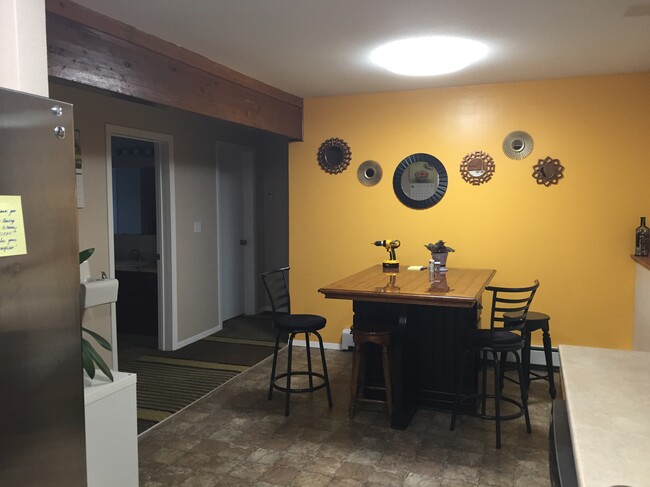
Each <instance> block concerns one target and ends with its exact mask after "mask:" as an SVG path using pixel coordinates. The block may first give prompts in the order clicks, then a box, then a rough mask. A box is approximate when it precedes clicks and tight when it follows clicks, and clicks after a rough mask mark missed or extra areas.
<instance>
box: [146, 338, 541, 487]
mask: <svg viewBox="0 0 650 487" xmlns="http://www.w3.org/2000/svg"><path fill="white" fill-rule="evenodd" d="M302 350H304V349H297V350H296V352H298V353H296V352H294V363H296V362H298V363H300V360H299V359H298V358H297V357H296V355H300V356H302V355H303V354H302V353H299V352H300V351H302ZM327 361H328V362H327V363H328V369H329V373H330V380H331V383H332V386H333V387H332V394H333V399H334V408H333V409H332V410H329V409H328V408H327V400H326V397H325V391H324V390H321V391H318V392H316V393H314V394H311V395H310V394H301V395H294V396H293V397H292V403H291V405H292V410H291V415H290V417H288V418H286V417H285V416H284V415H283V405H284V402H283V397H282V395H281V394H280V393H278V392H277V391H276V393H275V395H274V398H273V400H272V401H268V400H267V399H266V393H267V386H268V382H267V381H268V377H269V373H270V366H271V364H270V362H269V361H268V360H267V361H265V362H262V363H261V364H259V365H257V366H255V367H253V368H251V369H249V370H248V371H246V372H244V373H242V374H240V375H239V376H237V377H236V378H235V379H233V380H232V381H230V382H229V383H227V384H225V385H224V386H222V387H221V388H220V389H218V390H216V391H215V392H213V393H211V394H210V395H208V396H207V397H205V398H203V399H202V400H200V401H198V402H196V403H195V404H193V405H192V406H190V407H188V408H187V409H185V410H184V411H181V412H180V413H178V414H176V415H175V416H173V417H171V418H170V419H168V420H167V421H165V422H163V423H161V424H159V425H158V426H156V427H155V428H153V429H151V430H149V431H147V432H146V433H145V434H143V435H141V436H140V438H139V456H140V458H139V462H140V485H141V486H143V487H160V486H165V487H167V486H187V487H190V486H191V487H203V486H228V487H239V486H253V487H276V486H298V487H310V486H330V487H334V486H349V487H355V486H364V487H374V486H409V487H410V486H421V487H425V486H499V487H505V486H526V487H534V486H548V485H550V481H549V473H548V470H549V467H548V439H547V438H548V420H549V414H550V406H551V403H550V398H549V395H548V388H547V383H546V382H544V381H536V382H533V383H532V385H531V388H530V405H529V406H530V414H531V422H532V425H533V433H532V434H527V433H526V430H525V426H524V420H523V418H519V419H516V420H513V421H507V422H505V423H504V424H503V427H502V449H501V450H496V449H495V447H494V443H495V433H494V423H493V422H491V421H482V420H480V419H477V418H471V417H466V416H461V417H460V418H459V421H458V424H457V427H456V430H455V431H453V432H451V431H449V421H450V415H449V413H443V412H435V411H431V410H422V409H421V410H419V411H418V412H417V413H416V415H415V417H414V418H413V420H412V422H411V424H410V425H409V427H408V429H407V430H405V431H399V430H395V429H391V428H390V427H389V425H388V420H387V417H386V415H385V413H383V412H381V411H379V410H378V411H370V410H362V411H360V412H359V413H358V414H357V416H356V417H355V418H354V420H350V419H348V400H349V389H348V388H349V381H350V369H351V362H352V354H351V353H350V352H339V351H327ZM279 366H281V364H279ZM514 387H516V386H515V385H509V383H507V385H506V394H507V393H508V391H510V392H513V390H514ZM513 397H515V396H514V395H513Z"/></svg>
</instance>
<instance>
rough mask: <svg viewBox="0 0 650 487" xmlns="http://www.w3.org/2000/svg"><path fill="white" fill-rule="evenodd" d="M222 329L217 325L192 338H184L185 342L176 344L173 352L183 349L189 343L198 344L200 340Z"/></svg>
mask: <svg viewBox="0 0 650 487" xmlns="http://www.w3.org/2000/svg"><path fill="white" fill-rule="evenodd" d="M222 329H223V325H217V326H215V327H213V328H210V329H209V330H205V331H203V332H201V333H199V334H198V335H194V336H192V337H190V338H186V339H185V340H183V341H181V342H178V343H177V344H176V345H177V346H176V348H174V350H178V349H179V348H183V347H184V346H186V345H189V344H190V343H194V342H198V341H199V340H201V339H203V338H205V337H207V336H210V335H212V334H214V333H216V332H218V331H221V330H222Z"/></svg>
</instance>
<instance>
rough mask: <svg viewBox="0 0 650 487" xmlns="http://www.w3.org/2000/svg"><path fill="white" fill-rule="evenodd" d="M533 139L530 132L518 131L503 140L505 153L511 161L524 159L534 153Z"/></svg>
mask: <svg viewBox="0 0 650 487" xmlns="http://www.w3.org/2000/svg"><path fill="white" fill-rule="evenodd" d="M533 146H534V144H533V138H532V137H531V136H530V134H529V133H528V132H522V131H521V130H516V131H514V132H510V133H509V134H508V135H506V138H505V139H503V152H504V153H505V155H507V156H508V157H509V158H510V159H516V160H519V159H524V158H525V157H528V156H529V155H530V153H531V152H533Z"/></svg>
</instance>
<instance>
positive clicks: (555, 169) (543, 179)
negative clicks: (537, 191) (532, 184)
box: [533, 157, 564, 187]
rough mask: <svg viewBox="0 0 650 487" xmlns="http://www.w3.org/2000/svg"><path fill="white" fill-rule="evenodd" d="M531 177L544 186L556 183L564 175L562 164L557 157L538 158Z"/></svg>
mask: <svg viewBox="0 0 650 487" xmlns="http://www.w3.org/2000/svg"><path fill="white" fill-rule="evenodd" d="M533 177H534V178H535V179H536V180H537V184H543V185H544V186H546V187H548V186H550V185H551V184H557V183H558V181H559V180H560V179H562V178H563V177H564V166H562V164H560V161H559V159H553V158H552V157H547V158H546V159H540V160H539V162H538V163H537V164H535V165H534V166H533Z"/></svg>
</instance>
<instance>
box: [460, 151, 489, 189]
mask: <svg viewBox="0 0 650 487" xmlns="http://www.w3.org/2000/svg"><path fill="white" fill-rule="evenodd" d="M494 167H495V165H494V159H492V157H491V156H490V154H488V153H487V152H483V151H476V152H472V153H471V154H467V155H466V156H465V157H463V161H462V162H461V163H460V174H461V176H462V177H463V179H464V180H465V181H467V182H468V183H470V184H474V185H476V186H478V185H479V184H483V183H487V182H488V181H489V180H490V179H492V175H493V174H494Z"/></svg>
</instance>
